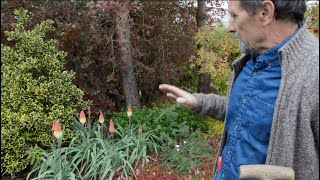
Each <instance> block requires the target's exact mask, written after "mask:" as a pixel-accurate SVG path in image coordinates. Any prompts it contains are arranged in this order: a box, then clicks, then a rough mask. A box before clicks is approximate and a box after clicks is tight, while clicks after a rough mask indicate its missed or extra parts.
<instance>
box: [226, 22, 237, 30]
mask: <svg viewBox="0 0 320 180" xmlns="http://www.w3.org/2000/svg"><path fill="white" fill-rule="evenodd" d="M227 29H228V31H229V32H236V27H235V26H234V24H233V23H232V22H230V21H229V23H228V28H227Z"/></svg>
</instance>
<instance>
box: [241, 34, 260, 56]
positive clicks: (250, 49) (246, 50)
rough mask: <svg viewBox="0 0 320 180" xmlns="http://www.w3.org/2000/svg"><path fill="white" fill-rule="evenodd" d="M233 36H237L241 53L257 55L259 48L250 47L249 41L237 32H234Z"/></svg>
mask: <svg viewBox="0 0 320 180" xmlns="http://www.w3.org/2000/svg"><path fill="white" fill-rule="evenodd" d="M235 36H236V37H237V38H239V40H240V41H239V50H240V52H241V53H242V54H250V55H252V56H258V55H259V50H258V49H256V48H253V47H250V45H249V43H248V42H247V41H246V40H244V38H242V37H241V36H240V35H239V33H237V32H236V33H235Z"/></svg>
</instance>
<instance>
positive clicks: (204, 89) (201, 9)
mask: <svg viewBox="0 0 320 180" xmlns="http://www.w3.org/2000/svg"><path fill="white" fill-rule="evenodd" d="M206 6H207V4H206V0H198V7H197V15H196V19H197V25H198V28H201V27H203V26H205V25H206V16H207V12H206ZM197 47H198V49H200V48H201V45H200V44H198V45H197ZM209 87H210V75H209V73H201V74H199V85H198V92H199V93H200V92H201V93H209V92H210V89H209Z"/></svg>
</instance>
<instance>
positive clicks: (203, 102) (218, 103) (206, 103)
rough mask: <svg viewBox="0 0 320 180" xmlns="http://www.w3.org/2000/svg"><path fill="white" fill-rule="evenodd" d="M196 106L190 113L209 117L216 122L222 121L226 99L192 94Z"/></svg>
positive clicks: (211, 95) (210, 95)
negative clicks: (196, 101) (195, 100)
mask: <svg viewBox="0 0 320 180" xmlns="http://www.w3.org/2000/svg"><path fill="white" fill-rule="evenodd" d="M193 95H194V96H195V97H196V98H197V100H198V105H197V106H196V107H195V108H193V109H192V112H193V113H195V114H199V115H201V116H209V117H212V118H214V119H217V120H221V121H223V120H224V118H225V114H226V104H227V98H226V97H225V96H219V95H216V94H203V93H194V94H193Z"/></svg>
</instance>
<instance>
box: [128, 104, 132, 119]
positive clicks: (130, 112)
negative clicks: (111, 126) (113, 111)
mask: <svg viewBox="0 0 320 180" xmlns="http://www.w3.org/2000/svg"><path fill="white" fill-rule="evenodd" d="M127 115H128V117H131V115H132V109H131V105H130V104H129V106H128V111H127Z"/></svg>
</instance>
